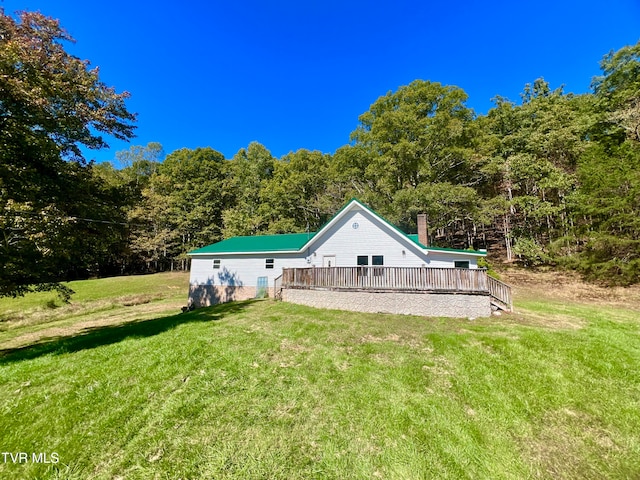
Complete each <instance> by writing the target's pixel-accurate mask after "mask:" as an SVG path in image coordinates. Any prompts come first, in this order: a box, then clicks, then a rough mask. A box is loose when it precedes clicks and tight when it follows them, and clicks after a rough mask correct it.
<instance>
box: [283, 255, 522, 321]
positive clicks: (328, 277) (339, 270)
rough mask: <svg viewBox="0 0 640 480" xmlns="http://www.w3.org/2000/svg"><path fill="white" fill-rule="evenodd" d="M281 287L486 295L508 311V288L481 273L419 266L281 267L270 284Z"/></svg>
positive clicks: (510, 307) (510, 304)
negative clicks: (273, 283)
mask: <svg viewBox="0 0 640 480" xmlns="http://www.w3.org/2000/svg"><path fill="white" fill-rule="evenodd" d="M274 287H276V288H275V291H276V295H277V294H278V292H279V291H281V289H282V288H301V289H327V290H343V289H345V290H366V291H381V292H389V291H401V292H425V293H467V294H469V293H471V294H478V295H490V296H491V300H492V303H493V304H494V305H495V306H496V307H498V308H500V309H502V310H508V311H511V310H512V301H511V287H509V285H506V284H504V283H502V282H500V281H498V280H495V279H494V278H491V277H489V276H488V275H487V273H486V271H485V270H481V269H464V268H423V267H371V266H367V267H308V268H284V269H283V270H282V277H278V278H277V279H276V282H275V285H274Z"/></svg>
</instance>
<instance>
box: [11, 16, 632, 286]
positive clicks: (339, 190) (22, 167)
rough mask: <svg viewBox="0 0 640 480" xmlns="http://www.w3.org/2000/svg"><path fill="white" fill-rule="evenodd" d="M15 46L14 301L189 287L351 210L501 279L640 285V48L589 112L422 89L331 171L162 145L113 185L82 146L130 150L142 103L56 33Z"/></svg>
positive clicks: (23, 25) (123, 169)
mask: <svg viewBox="0 0 640 480" xmlns="http://www.w3.org/2000/svg"><path fill="white" fill-rule="evenodd" d="M0 29H1V33H2V35H0V135H1V140H2V142H0V225H1V226H2V232H3V237H2V238H1V239H0V240H1V241H2V245H1V250H0V255H1V257H0V264H1V266H2V277H1V278H0V296H1V295H15V294H21V293H24V292H26V291H30V290H34V289H35V290H38V289H50V288H59V289H60V288H62V287H61V286H60V285H59V284H58V283H57V282H59V281H63V280H68V279H73V278H84V277H89V276H103V275H114V274H128V273H143V272H155V271H164V270H171V269H188V267H189V264H188V257H187V252H189V251H190V250H192V249H194V248H197V247H201V246H203V245H206V244H209V243H212V242H215V241H218V240H221V239H223V238H227V237H230V236H234V235H253V234H261V233H285V232H302V231H315V230H316V229H318V228H319V227H320V226H321V225H322V224H323V223H324V222H326V221H327V220H328V219H329V218H330V217H331V216H332V215H333V214H334V213H335V212H336V211H338V210H339V209H340V208H341V207H342V206H343V205H344V204H345V203H346V202H347V201H348V200H349V199H350V198H353V197H356V198H358V199H359V200H361V201H363V202H365V203H366V204H368V205H369V206H370V207H371V208H373V209H375V210H376V211H378V212H379V213H380V214H382V215H383V216H385V217H386V218H387V219H389V220H390V221H391V222H393V223H395V224H396V225H398V226H399V227H401V228H402V229H404V230H405V231H407V232H412V231H415V230H416V226H415V222H416V215H417V214H418V213H426V214H427V216H428V224H429V233H430V239H431V241H432V244H433V245H437V246H452V247H456V248H467V247H475V248H487V249H488V250H489V259H490V261H491V262H518V263H521V264H524V265H527V266H539V265H551V266H555V267H557V268H569V269H574V270H577V271H579V272H581V273H582V274H584V275H585V276H586V277H588V278H591V279H594V280H597V281H602V282H605V283H608V284H621V285H628V284H631V283H636V282H638V281H639V280H640V43H638V44H636V45H634V46H627V47H624V48H622V49H620V50H619V51H617V52H612V53H609V54H607V55H605V56H604V58H603V59H602V61H601V64H600V65H601V70H602V72H601V76H599V77H597V78H595V79H594V80H593V83H592V91H591V92H590V93H587V94H582V95H574V94H571V93H565V92H564V91H563V88H562V87H558V88H555V89H553V88H552V86H550V85H549V84H548V83H547V82H545V81H544V80H543V79H537V80H535V81H533V82H532V83H531V84H527V85H525V86H524V88H523V92H522V94H521V96H520V98H519V99H518V100H517V101H514V100H511V99H507V98H503V97H500V96H496V98H495V100H494V107H493V108H492V109H491V110H490V111H489V112H488V113H487V114H486V115H478V114H476V113H474V111H473V110H472V109H470V108H468V107H467V105H466V102H467V95H466V93H465V92H464V91H463V90H462V89H460V88H458V87H456V86H447V85H441V84H440V83H437V82H434V81H423V80H415V81H413V82H411V83H410V84H408V85H406V86H401V87H399V88H398V89H397V90H396V91H394V92H389V93H387V94H386V95H384V96H381V97H380V98H378V99H377V100H375V101H374V102H373V104H372V105H371V107H370V108H369V110H368V111H366V112H364V113H363V114H362V115H361V116H360V117H359V119H358V120H359V122H358V127H357V128H356V130H355V131H353V132H352V133H351V136H350V139H349V142H348V143H346V144H345V145H344V146H343V147H341V148H339V149H338V150H337V151H336V152H335V153H333V154H328V153H322V152H318V151H308V150H298V151H296V152H291V153H289V154H287V155H285V156H283V157H282V158H274V157H273V156H272V155H271V153H270V152H269V150H268V148H267V147H266V146H263V145H261V144H259V143H251V144H250V145H248V146H247V147H246V148H243V149H241V150H240V151H238V152H237V153H236V154H235V155H234V156H233V158H231V159H225V158H224V156H223V155H222V154H221V153H219V152H217V151H216V150H215V149H214V148H198V149H195V150H191V149H180V150H177V151H174V152H171V153H169V154H167V155H165V153H164V152H163V148H162V146H161V144H160V143H149V144H148V145H146V146H132V147H130V148H129V150H126V151H121V152H118V154H117V163H116V164H117V165H118V168H116V167H114V165H112V164H110V163H101V164H94V163H91V162H86V161H85V159H84V158H83V157H82V155H81V151H80V150H79V148H78V145H85V146H87V147H90V148H101V147H103V146H105V145H106V143H105V140H104V139H103V138H102V136H101V135H102V134H108V135H113V136H116V137H117V138H125V139H127V138H132V136H133V129H134V128H135V127H134V122H135V116H134V115H133V114H131V113H129V112H128V111H127V110H126V107H125V100H126V98H127V96H128V95H127V94H126V93H122V94H118V93H116V92H115V90H113V89H112V88H110V87H108V86H106V85H104V84H103V83H102V82H101V81H100V80H99V78H98V73H97V71H96V70H89V68H88V65H87V64H86V63H84V62H81V61H80V60H78V59H77V58H75V57H72V56H70V55H68V54H67V53H66V52H65V51H64V49H63V42H64V41H67V40H69V39H70V37H69V36H68V34H67V33H66V32H65V31H64V30H62V29H61V27H60V26H59V24H58V22H57V21H55V20H52V19H48V18H46V17H43V16H41V15H39V14H34V13H25V14H22V17H21V18H19V19H14V18H12V17H9V16H7V15H5V14H4V13H3V12H2V16H1V19H0ZM372 100H373V99H372ZM354 122H355V119H354ZM345 138H346V134H345ZM159 140H161V139H159Z"/></svg>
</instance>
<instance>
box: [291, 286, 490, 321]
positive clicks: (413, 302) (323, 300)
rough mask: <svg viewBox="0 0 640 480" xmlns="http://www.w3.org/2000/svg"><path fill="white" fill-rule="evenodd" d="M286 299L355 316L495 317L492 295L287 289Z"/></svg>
mask: <svg viewBox="0 0 640 480" xmlns="http://www.w3.org/2000/svg"><path fill="white" fill-rule="evenodd" d="M282 299H283V300H284V301H286V302H291V303H297V304H299V305H307V306H310V307H317V308H331V309H336V310H347V311H351V312H369V313H397V314H403V315H418V316H425V317H452V318H478V317H490V316H491V301H490V297H489V296H488V295H464V294H444V293H400V292H384V293H382V292H362V291H360V292H354V291H335V290H302V289H292V288H286V289H284V290H283V291H282Z"/></svg>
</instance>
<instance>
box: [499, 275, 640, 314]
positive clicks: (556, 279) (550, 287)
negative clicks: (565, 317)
mask: <svg viewBox="0 0 640 480" xmlns="http://www.w3.org/2000/svg"><path fill="white" fill-rule="evenodd" d="M501 277H502V280H503V281H504V282H506V283H508V284H509V285H511V286H512V287H513V293H514V297H515V300H516V302H517V301H518V300H542V299H550V300H558V301H566V300H570V301H574V302H575V301H578V302H581V303H590V304H595V305H611V306H615V307H623V308H630V309H635V310H640V285H634V286H631V287H604V286H602V285H598V284H594V283H587V282H585V281H584V280H582V278H581V277H580V276H579V275H577V274H575V273H571V272H554V271H531V270H525V269H508V270H505V271H503V272H501Z"/></svg>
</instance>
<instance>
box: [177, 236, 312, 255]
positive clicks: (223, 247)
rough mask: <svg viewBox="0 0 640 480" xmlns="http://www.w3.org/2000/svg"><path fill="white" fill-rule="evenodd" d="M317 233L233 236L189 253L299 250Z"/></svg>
mask: <svg viewBox="0 0 640 480" xmlns="http://www.w3.org/2000/svg"><path fill="white" fill-rule="evenodd" d="M315 234H316V232H310V233H286V234H282V235H254V236H250V237H232V238H228V239H226V240H222V241H221V242H218V243H213V244H211V245H207V246H206V247H202V248H199V249H198V250H194V251H192V252H189V255H203V254H208V253H260V252H297V251H298V250H300V249H301V248H302V247H303V246H304V244H305V243H307V242H308V241H309V240H310V239H311V238H312V237H313V236H314V235H315Z"/></svg>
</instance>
